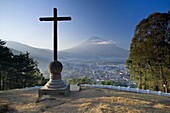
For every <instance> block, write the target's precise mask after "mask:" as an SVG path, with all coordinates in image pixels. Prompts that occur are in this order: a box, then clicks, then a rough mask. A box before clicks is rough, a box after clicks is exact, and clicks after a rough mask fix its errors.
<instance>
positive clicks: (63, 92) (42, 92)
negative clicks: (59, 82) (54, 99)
mask: <svg viewBox="0 0 170 113" xmlns="http://www.w3.org/2000/svg"><path fill="white" fill-rule="evenodd" d="M69 92H70V84H67V85H66V87H64V88H58V89H54V88H48V87H46V86H43V87H42V88H41V89H39V90H38V100H39V99H40V98H41V97H42V96H43V95H50V96H57V95H68V94H69Z"/></svg>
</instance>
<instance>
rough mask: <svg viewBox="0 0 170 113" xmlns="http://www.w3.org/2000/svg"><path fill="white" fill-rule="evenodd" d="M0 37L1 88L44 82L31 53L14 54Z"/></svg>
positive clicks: (34, 84)
mask: <svg viewBox="0 0 170 113" xmlns="http://www.w3.org/2000/svg"><path fill="white" fill-rule="evenodd" d="M5 43H6V42H4V41H2V40H1V39H0V90H8V89H14V88H24V87H31V86H36V85H42V83H44V80H45V79H44V77H43V75H42V73H40V70H39V69H38V67H37V62H36V61H34V59H33V58H30V56H29V53H28V52H26V54H20V55H14V54H13V53H12V52H11V50H10V49H9V48H8V47H5V46H4V45H5Z"/></svg>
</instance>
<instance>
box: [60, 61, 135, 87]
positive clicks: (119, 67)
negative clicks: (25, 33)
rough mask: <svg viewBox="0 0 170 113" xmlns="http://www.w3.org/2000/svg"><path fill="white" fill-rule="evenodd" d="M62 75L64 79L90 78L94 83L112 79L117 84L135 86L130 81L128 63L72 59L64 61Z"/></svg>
mask: <svg viewBox="0 0 170 113" xmlns="http://www.w3.org/2000/svg"><path fill="white" fill-rule="evenodd" d="M62 77H63V79H64V80H68V79H73V78H83V77H87V78H90V79H91V80H92V81H93V82H94V83H96V84H101V82H102V81H111V82H113V83H114V85H116V86H131V87H135V83H134V82H131V81H130V75H129V74H128V70H127V68H126V64H123V63H115V62H101V61H93V62H92V61H89V62H88V61H84V62H83V61H72V62H64V63H63V71H62Z"/></svg>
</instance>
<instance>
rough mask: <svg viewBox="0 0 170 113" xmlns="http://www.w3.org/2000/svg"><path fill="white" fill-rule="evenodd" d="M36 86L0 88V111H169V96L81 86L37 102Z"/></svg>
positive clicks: (65, 112) (88, 112) (49, 112)
mask: <svg viewBox="0 0 170 113" xmlns="http://www.w3.org/2000/svg"><path fill="white" fill-rule="evenodd" d="M37 92H38V90H35V89H34V90H30V91H22V90H19V91H16V90H13V91H12V90H11V91H5V92H0V112H5V111H7V112H11V113H15V112H16V113H126V112H128V113H147V112H148V113H162V112H163V113H170V98H169V97H161V96H156V95H147V94H138V93H130V92H120V91H115V90H109V89H94V88H82V90H81V91H80V92H71V93H70V95H69V96H67V97H64V96H56V97H49V96H44V97H43V98H42V99H41V100H40V102H38V103H36V100H37Z"/></svg>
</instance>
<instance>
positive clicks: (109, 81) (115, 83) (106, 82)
mask: <svg viewBox="0 0 170 113" xmlns="http://www.w3.org/2000/svg"><path fill="white" fill-rule="evenodd" d="M101 84H102V85H112V86H124V87H128V85H127V84H125V83H123V82H122V81H111V80H106V81H101Z"/></svg>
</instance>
